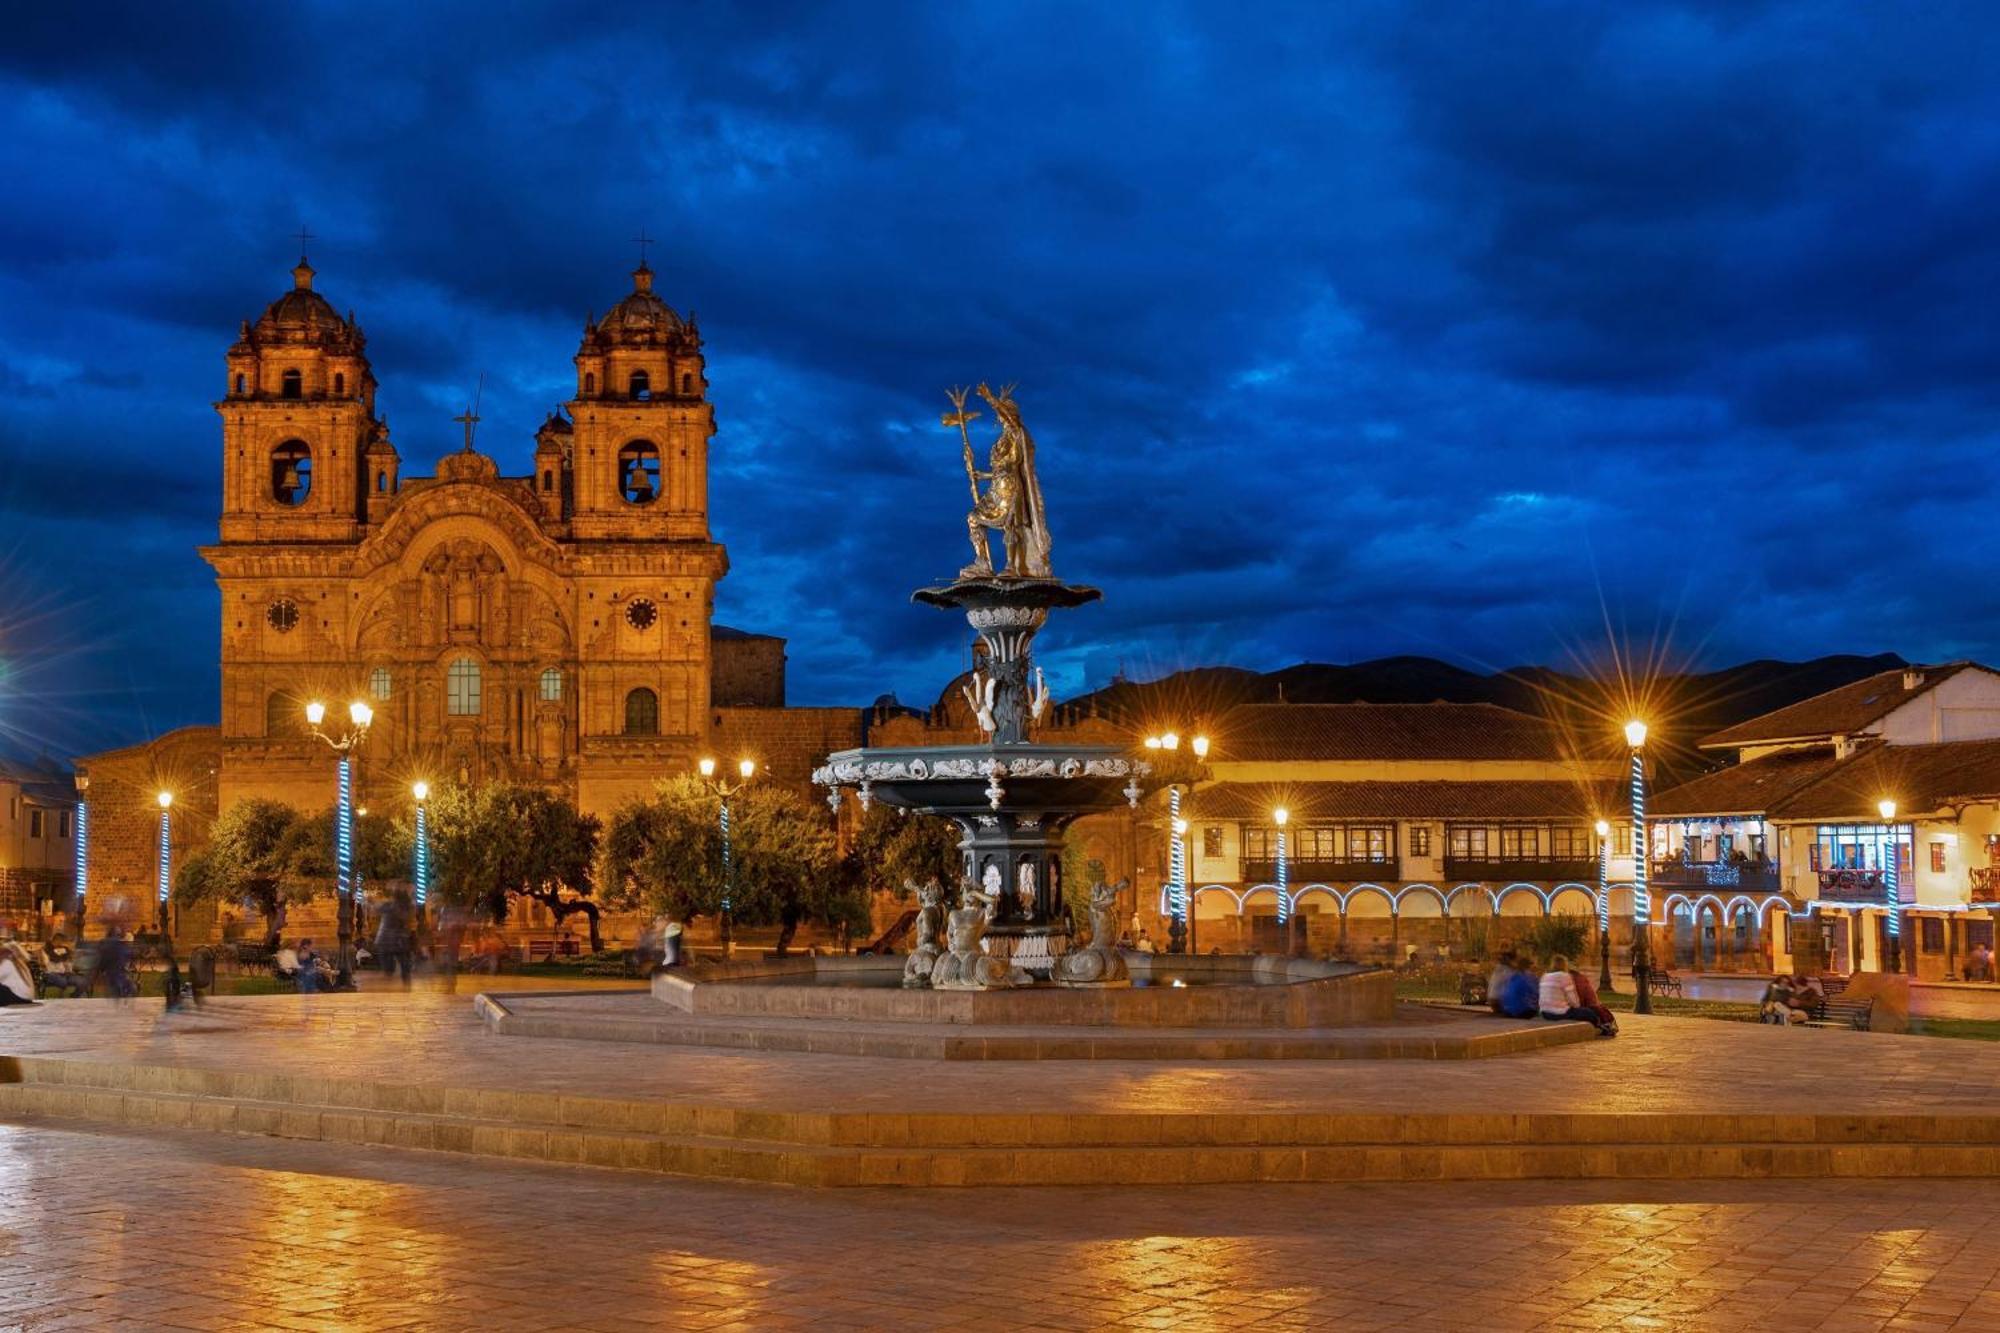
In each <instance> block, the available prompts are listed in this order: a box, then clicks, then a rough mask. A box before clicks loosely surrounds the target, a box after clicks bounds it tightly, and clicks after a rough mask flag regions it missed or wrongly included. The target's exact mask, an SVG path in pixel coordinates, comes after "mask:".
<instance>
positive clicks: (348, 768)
mask: <svg viewBox="0 0 2000 1333" xmlns="http://www.w3.org/2000/svg"><path fill="white" fill-rule="evenodd" d="M347 720H348V724H349V725H348V727H347V729H346V730H344V731H342V732H341V733H340V735H339V736H338V737H335V736H330V735H328V734H327V733H326V732H324V731H322V730H320V724H321V723H322V722H324V721H326V705H325V704H323V703H321V702H320V701H319V700H317V699H314V700H313V701H312V702H311V703H309V704H307V705H306V722H307V724H308V725H310V726H311V727H312V734H313V735H314V736H316V737H318V738H319V739H320V740H322V741H325V742H326V743H327V745H328V747H329V748H331V749H332V750H333V752H334V753H335V754H336V755H338V756H340V776H339V801H338V804H336V805H335V807H334V816H333V865H334V887H335V888H336V889H337V890H338V892H339V894H340V899H341V906H342V910H341V913H340V968H339V971H338V972H337V974H336V975H335V977H334V982H333V984H334V985H335V986H337V987H339V988H340V989H342V990H349V989H352V988H353V986H354V963H353V952H354V950H353V944H354V752H355V750H356V749H358V748H359V747H360V745H361V742H362V741H364V740H366V739H367V737H368V727H369V724H370V723H372V722H374V720H375V710H374V709H372V708H370V707H369V706H368V705H367V704H365V703H363V702H362V701H361V700H359V699H356V700H355V701H354V702H353V703H351V704H349V705H347Z"/></svg>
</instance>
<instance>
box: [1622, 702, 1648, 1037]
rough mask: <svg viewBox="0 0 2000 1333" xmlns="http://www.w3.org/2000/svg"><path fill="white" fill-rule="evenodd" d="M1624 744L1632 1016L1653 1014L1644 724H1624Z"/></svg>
mask: <svg viewBox="0 0 2000 1333" xmlns="http://www.w3.org/2000/svg"><path fill="white" fill-rule="evenodd" d="M1625 744H1626V745H1628V746H1629V747H1631V751H1632V980H1633V983H1634V987H1635V992H1634V995H1633V999H1632V1012H1633V1013H1635V1014H1650V1013H1652V1012H1653V987H1652V975H1651V974H1652V970H1653V945H1652V940H1651V938H1650V936H1651V934H1652V916H1653V904H1652V899H1651V898H1650V897H1649V896H1648V895H1647V892H1646V870H1647V865H1646V862H1647V857H1648V856H1649V854H1650V853H1649V851H1648V848H1647V846H1646V843H1647V838H1646V753H1645V750H1646V724H1645V723H1644V722H1641V721H1639V720H1637V719H1636V718H1635V719H1634V720H1632V721H1630V722H1627V723H1626V724H1625Z"/></svg>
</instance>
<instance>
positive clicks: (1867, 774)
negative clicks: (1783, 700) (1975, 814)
mask: <svg viewBox="0 0 2000 1333" xmlns="http://www.w3.org/2000/svg"><path fill="white" fill-rule="evenodd" d="M1884 797H1887V798H1889V799H1890V800H1893V801H1895V802H1896V805H1897V808H1898V810H1899V811H1900V812H1901V814H1902V815H1903V816H1905V817H1908V816H1911V815H1919V814H1931V813H1935V812H1938V811H1941V810H1944V809H1946V808H1947V807H1949V806H1952V805H1955V804H1958V803H1960V802H1963V801H1968V800H1988V801H1991V800H1996V799H2000V740H1984V741H1947V742H1945V743H1943V744H1940V745H1874V746H1871V747H1869V748H1868V749H1866V750H1863V751H1861V752H1860V753H1859V754H1856V755H1854V756H1853V757H1852V758H1850V759H1848V760H1846V761H1845V762H1844V763H1841V764H1838V765H1836V766H1834V767H1833V768H1832V769H1831V770H1830V771H1829V772H1827V773H1826V774H1825V775H1824V776H1822V777H1821V778H1820V779H1819V780H1817V781H1815V782H1812V783H1809V784H1807V785H1805V786H1803V787H1800V788H1798V789H1797V790H1795V791H1794V792H1792V793H1791V794H1790V795H1788V796H1787V797H1785V798H1784V799H1783V800H1781V801H1779V802H1778V803H1777V804H1776V805H1774V806H1773V807H1772V809H1771V814H1772V815H1773V816H1775V817H1777V818H1779V819H1838V820H1846V819H1861V820H1869V821H1873V820H1876V819H1878V818H1880V815H1879V813H1878V812H1877V810H1876V803H1877V802H1878V801H1880V800H1882V799H1883V798H1884Z"/></svg>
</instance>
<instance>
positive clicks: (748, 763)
mask: <svg viewBox="0 0 2000 1333" xmlns="http://www.w3.org/2000/svg"><path fill="white" fill-rule="evenodd" d="M736 771H737V772H738V773H741V774H742V775H743V780H744V781H745V782H748V781H749V780H750V779H751V778H752V777H753V776H755V774H756V772H757V761H756V760H755V759H744V760H741V761H739V762H738V763H737V765H736Z"/></svg>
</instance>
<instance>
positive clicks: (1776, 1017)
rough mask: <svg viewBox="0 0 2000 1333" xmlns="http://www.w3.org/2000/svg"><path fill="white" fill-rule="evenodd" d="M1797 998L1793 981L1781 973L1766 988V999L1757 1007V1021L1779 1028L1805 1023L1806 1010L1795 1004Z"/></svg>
mask: <svg viewBox="0 0 2000 1333" xmlns="http://www.w3.org/2000/svg"><path fill="white" fill-rule="evenodd" d="M1797 998H1798V990H1797V989H1796V988H1795V987H1794V986H1793V985H1792V979H1791V978H1790V977H1788V976H1786V975H1784V974H1783V973H1779V974H1778V975H1777V976H1776V977H1774V978H1772V981H1771V984H1770V985H1768V986H1766V987H1765V988H1764V998H1763V999H1762V1000H1761V1001H1759V1002H1758V1005H1757V1021H1758V1022H1760V1023H1773V1024H1776V1025H1777V1026H1779V1027H1785V1026H1788V1025H1790V1024H1793V1023H1803V1022H1805V1021H1806V1013H1805V1010H1803V1009H1801V1008H1799V1007H1798V1006H1797V1005H1795V1004H1794V1003H1793V1001H1794V1000H1796V999H1797Z"/></svg>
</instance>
